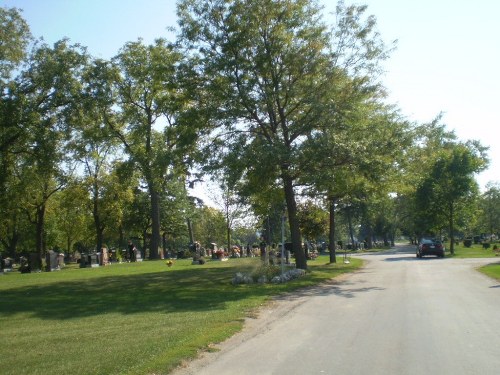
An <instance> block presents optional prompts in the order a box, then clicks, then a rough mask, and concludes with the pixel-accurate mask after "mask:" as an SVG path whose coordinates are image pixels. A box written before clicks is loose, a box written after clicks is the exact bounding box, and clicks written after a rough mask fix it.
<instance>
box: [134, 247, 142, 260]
mask: <svg viewBox="0 0 500 375" xmlns="http://www.w3.org/2000/svg"><path fill="white" fill-rule="evenodd" d="M135 261H136V262H142V254H141V251H140V250H139V249H137V250H136V251H135Z"/></svg>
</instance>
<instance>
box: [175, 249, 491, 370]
mask: <svg viewBox="0 0 500 375" xmlns="http://www.w3.org/2000/svg"><path fill="white" fill-rule="evenodd" d="M361 257H362V258H364V259H366V260H367V264H366V267H365V268H363V269H362V270H361V271H359V272H357V273H354V274H351V275H348V276H345V277H343V278H342V279H341V280H337V281H335V282H332V283H328V284H326V285H321V286H318V287H314V288H312V289H309V290H306V291H303V292H301V293H299V294H298V295H293V296H287V297H283V298H280V299H279V300H277V301H276V302H274V303H273V304H271V305H270V306H268V307H266V308H264V309H263V310H262V311H261V313H260V314H259V316H258V318H254V319H247V322H246V326H245V329H244V330H243V332H241V333H239V334H237V335H235V336H234V337H232V338H231V339H229V340H227V341H226V342H224V343H223V344H221V345H219V346H218V348H219V349H220V351H218V352H216V353H206V354H204V355H203V356H202V357H201V358H200V359H198V360H196V361H193V362H191V363H190V364H188V365H187V366H186V367H185V368H182V369H180V370H178V371H176V372H174V374H176V375H186V374H197V375H198V374H214V375H216V374H217V375H223V374H252V375H253V374H259V375H261V374H287V375H290V374H335V375H343V374H356V375H361V374H370V375H377V374H384V375H387V374H397V375H402V374H408V375H410V374H412V375H413V374H415V375H416V374H422V375H424V374H425V375H429V374H439V375H443V374H453V375H458V374H481V375H488V374H492V375H493V374H495V375H497V374H500V284H499V283H497V282H496V281H494V280H491V279H489V278H488V277H486V276H484V275H482V274H480V273H479V272H477V271H476V270H475V268H477V267H478V266H480V265H483V264H487V263H491V262H493V261H495V259H446V258H445V259H438V258H434V257H428V258H423V259H417V258H416V257H415V255H414V248H413V247H398V248H396V250H394V251H391V252H387V253H384V254H376V255H364V256H361Z"/></svg>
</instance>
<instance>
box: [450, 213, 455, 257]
mask: <svg viewBox="0 0 500 375" xmlns="http://www.w3.org/2000/svg"><path fill="white" fill-rule="evenodd" d="M454 214H455V212H454V209H453V203H450V218H449V221H450V254H451V255H455V234H454V233H453V232H454V231H455V229H454V228H453V227H454V222H453V216H454Z"/></svg>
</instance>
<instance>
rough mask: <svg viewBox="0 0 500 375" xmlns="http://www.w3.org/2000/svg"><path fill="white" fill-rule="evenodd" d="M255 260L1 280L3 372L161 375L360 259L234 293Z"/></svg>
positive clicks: (312, 265) (319, 262)
mask: <svg viewBox="0 0 500 375" xmlns="http://www.w3.org/2000/svg"><path fill="white" fill-rule="evenodd" d="M259 262H260V260H259V259H256V258H246V259H230V260H229V261H227V262H217V261H213V262H211V261H209V262H207V263H206V264H205V265H202V266H200V265H191V261H190V260H179V261H176V262H175V264H174V266H173V267H171V268H168V267H167V266H166V265H165V262H164V261H145V262H141V263H130V264H114V265H111V266H109V267H101V268H94V269H74V268H73V269H67V270H62V271H59V272H51V273H33V274H20V273H17V272H12V273H8V274H6V275H3V276H1V277H0V327H1V329H0V342H1V345H0V358H1V363H0V366H1V370H0V372H1V373H2V374H148V373H151V374H152V373H155V374H165V373H168V372H169V371H170V370H171V369H172V368H174V367H175V366H177V365H178V364H179V363H181V361H183V360H185V359H189V358H192V357H194V356H196V353H197V352H198V351H199V350H203V349H208V348H209V345H210V344H212V343H215V342H220V341H222V340H224V339H225V338H227V337H229V336H231V335H232V334H234V333H235V332H237V331H238V330H240V329H241V328H242V325H243V322H244V319H245V317H246V316H249V315H251V314H252V313H253V312H254V311H255V309H256V308H258V307H259V306H261V305H262V304H263V303H265V302H266V300H268V299H269V298H270V297H271V296H273V295H276V294H279V293H283V292H290V291H293V290H295V289H297V288H301V287H305V286H310V285H314V284H317V283H319V282H322V281H325V280H327V279H330V278H332V277H335V276H337V275H339V274H342V273H345V272H351V271H353V270H355V269H356V268H358V267H360V265H361V261H360V260H358V259H351V263H350V264H343V263H342V262H341V261H339V263H338V264H334V265H329V264H327V262H328V257H319V258H318V259H316V260H315V261H310V262H309V270H310V272H308V274H307V276H305V277H303V278H300V279H297V280H294V281H292V282H290V283H287V284H278V285H274V284H265V285H259V284H252V285H239V286H233V285H232V284H231V279H232V277H233V276H234V274H235V273H236V272H239V271H242V272H248V273H250V272H251V271H252V270H254V269H256V268H258V267H259Z"/></svg>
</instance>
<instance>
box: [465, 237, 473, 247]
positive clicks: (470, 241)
mask: <svg viewBox="0 0 500 375" xmlns="http://www.w3.org/2000/svg"><path fill="white" fill-rule="evenodd" d="M464 246H465V247H471V246H472V238H466V239H465V240H464Z"/></svg>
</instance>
